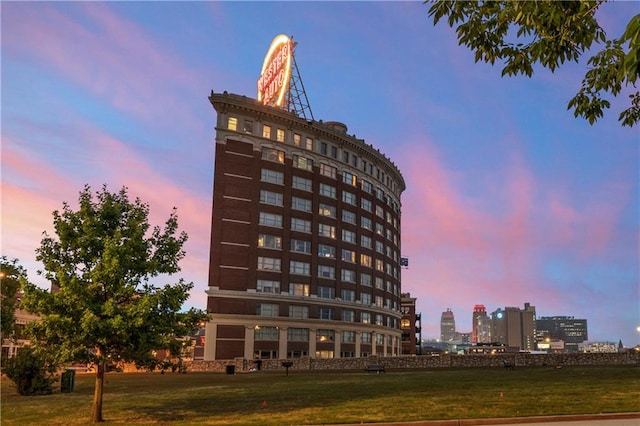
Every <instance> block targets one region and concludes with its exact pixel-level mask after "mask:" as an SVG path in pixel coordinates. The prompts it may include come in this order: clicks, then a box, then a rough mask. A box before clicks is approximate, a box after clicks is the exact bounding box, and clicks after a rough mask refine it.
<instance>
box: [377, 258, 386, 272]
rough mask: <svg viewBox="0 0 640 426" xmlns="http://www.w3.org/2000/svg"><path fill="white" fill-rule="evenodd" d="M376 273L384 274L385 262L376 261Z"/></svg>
mask: <svg viewBox="0 0 640 426" xmlns="http://www.w3.org/2000/svg"><path fill="white" fill-rule="evenodd" d="M376 271H380V272H384V262H383V261H382V260H380V259H376Z"/></svg>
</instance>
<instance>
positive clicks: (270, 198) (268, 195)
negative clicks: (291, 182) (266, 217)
mask: <svg viewBox="0 0 640 426" xmlns="http://www.w3.org/2000/svg"><path fill="white" fill-rule="evenodd" d="M282 199H283V196H282V194H281V193H279V192H272V191H266V190H264V189H261V190H260V202H261V203H264V204H271V205H274V206H282Z"/></svg>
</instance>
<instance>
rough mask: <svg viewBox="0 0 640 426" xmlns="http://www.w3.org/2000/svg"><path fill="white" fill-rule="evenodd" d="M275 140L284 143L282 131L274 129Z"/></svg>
mask: <svg viewBox="0 0 640 426" xmlns="http://www.w3.org/2000/svg"><path fill="white" fill-rule="evenodd" d="M276 140H277V141H278V142H284V129H276Z"/></svg>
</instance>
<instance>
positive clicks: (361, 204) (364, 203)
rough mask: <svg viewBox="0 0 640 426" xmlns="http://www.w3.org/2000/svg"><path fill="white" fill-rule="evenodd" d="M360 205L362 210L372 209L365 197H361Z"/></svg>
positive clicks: (369, 210)
mask: <svg viewBox="0 0 640 426" xmlns="http://www.w3.org/2000/svg"><path fill="white" fill-rule="evenodd" d="M360 207H362V210H366V211H368V212H371V210H372V207H371V201H369V200H367V199H366V198H363V199H362V201H361V202H360Z"/></svg>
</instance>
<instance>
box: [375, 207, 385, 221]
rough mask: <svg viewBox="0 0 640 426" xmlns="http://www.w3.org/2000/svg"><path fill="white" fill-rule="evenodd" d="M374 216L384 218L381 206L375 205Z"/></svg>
mask: <svg viewBox="0 0 640 426" xmlns="http://www.w3.org/2000/svg"><path fill="white" fill-rule="evenodd" d="M376 216H378V217H381V218H383V219H384V208H383V207H382V206H376Z"/></svg>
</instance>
